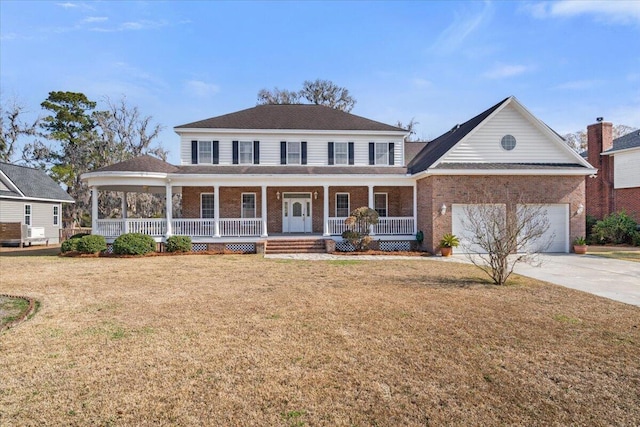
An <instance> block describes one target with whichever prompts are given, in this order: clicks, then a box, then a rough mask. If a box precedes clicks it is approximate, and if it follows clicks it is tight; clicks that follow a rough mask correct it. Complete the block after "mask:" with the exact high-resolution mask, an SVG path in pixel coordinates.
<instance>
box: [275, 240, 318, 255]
mask: <svg viewBox="0 0 640 427" xmlns="http://www.w3.org/2000/svg"><path fill="white" fill-rule="evenodd" d="M264 253H265V254H323V253H326V249H325V246H324V240H323V239H273V240H267V242H266V244H265V247H264Z"/></svg>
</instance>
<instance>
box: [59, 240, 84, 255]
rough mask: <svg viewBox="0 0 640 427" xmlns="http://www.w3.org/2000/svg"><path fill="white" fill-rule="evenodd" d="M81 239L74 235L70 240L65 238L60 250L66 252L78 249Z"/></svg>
mask: <svg viewBox="0 0 640 427" xmlns="http://www.w3.org/2000/svg"><path fill="white" fill-rule="evenodd" d="M80 239H81V238H80V237H72V238H70V239H68V240H65V241H64V242H62V245H60V252H62V253H65V252H74V251H77V250H78V242H79V241H80Z"/></svg>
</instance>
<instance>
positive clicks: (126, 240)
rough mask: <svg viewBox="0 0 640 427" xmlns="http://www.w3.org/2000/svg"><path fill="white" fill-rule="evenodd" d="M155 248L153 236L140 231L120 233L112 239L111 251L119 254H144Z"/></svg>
mask: <svg viewBox="0 0 640 427" xmlns="http://www.w3.org/2000/svg"><path fill="white" fill-rule="evenodd" d="M155 250H156V242H155V240H153V237H151V236H148V235H146V234H141V233H127V234H122V235H120V236H119V237H118V238H117V239H116V240H114V241H113V253H114V254H119V255H144V254H147V253H149V252H154V251H155Z"/></svg>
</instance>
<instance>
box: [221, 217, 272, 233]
mask: <svg viewBox="0 0 640 427" xmlns="http://www.w3.org/2000/svg"><path fill="white" fill-rule="evenodd" d="M219 222H220V223H219V228H220V236H223V237H250V236H260V235H261V234H262V218H220V220H219Z"/></svg>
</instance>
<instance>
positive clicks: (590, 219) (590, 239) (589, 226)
mask: <svg viewBox="0 0 640 427" xmlns="http://www.w3.org/2000/svg"><path fill="white" fill-rule="evenodd" d="M585 222H586V226H585V230H586V232H587V235H586V236H585V237H586V239H587V243H597V242H596V241H595V240H596V239H595V238H594V236H593V226H594V225H596V223H597V222H598V218H596V217H595V216H593V215H587V218H586V220H585Z"/></svg>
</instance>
